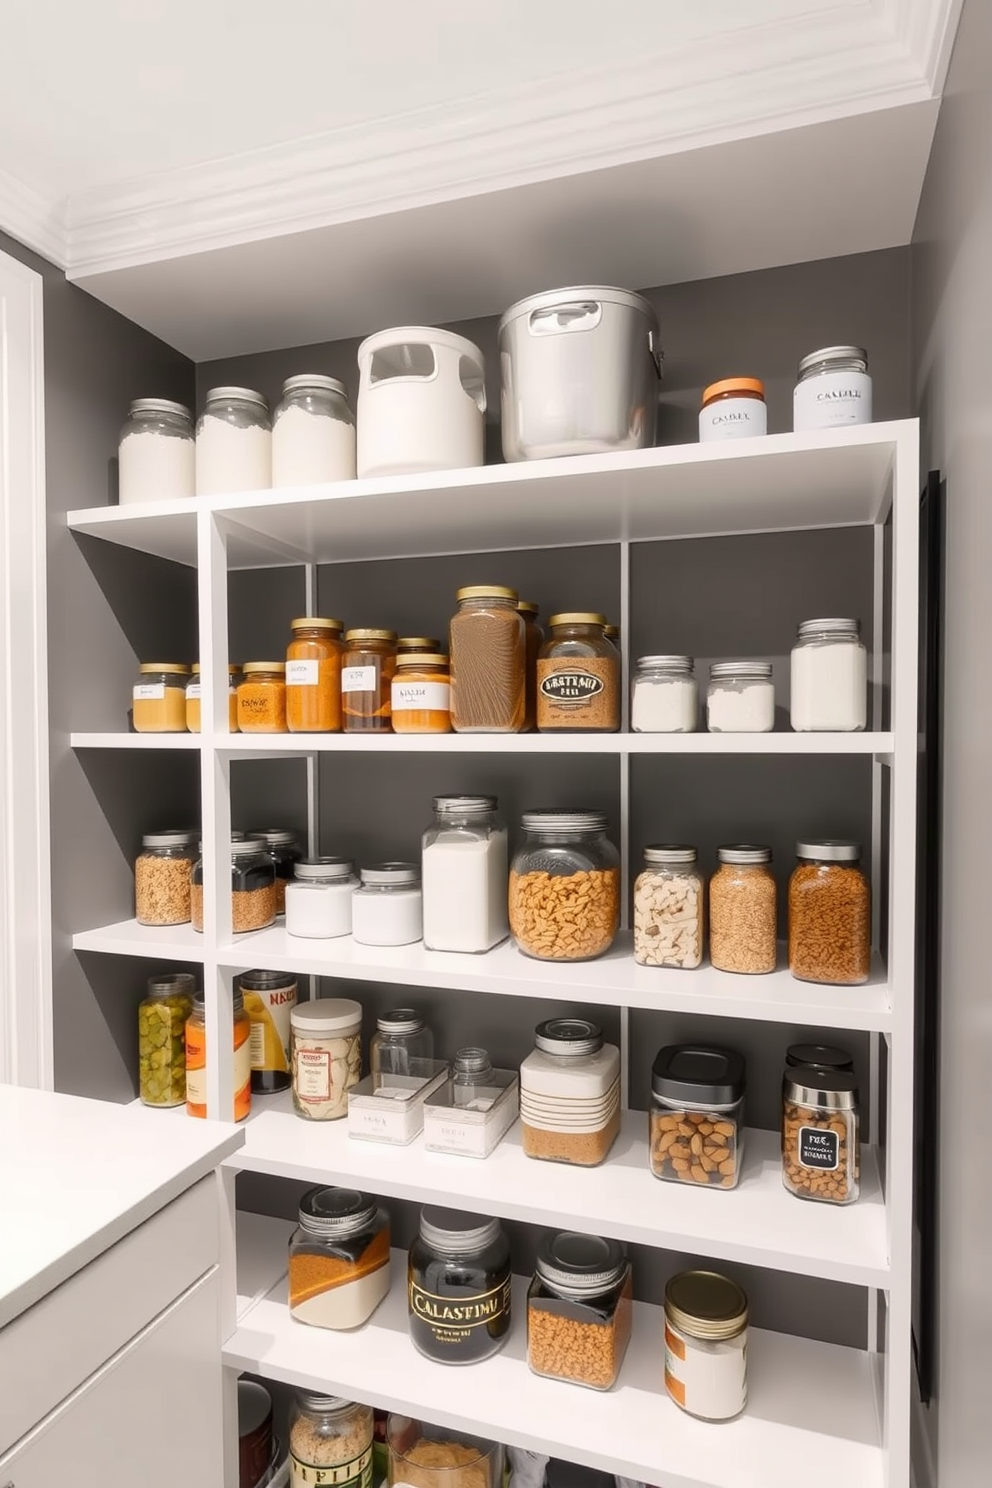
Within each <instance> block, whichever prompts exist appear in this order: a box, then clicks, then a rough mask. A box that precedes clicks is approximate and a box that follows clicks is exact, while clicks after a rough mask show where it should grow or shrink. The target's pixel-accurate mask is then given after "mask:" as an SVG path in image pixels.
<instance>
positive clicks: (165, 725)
mask: <svg viewBox="0 0 992 1488" xmlns="http://www.w3.org/2000/svg"><path fill="white" fill-rule="evenodd" d="M188 681H189V667H188V666H182V665H180V664H179V663H178V662H171V661H149V662H145V663H144V664H143V665H142V666H140V667H139V668H138V681H137V682H136V683H135V684H134V687H133V689H132V692H131V718H132V721H133V723H134V731H135V733H136V734H184V733H185V732H186V683H187V682H188Z"/></svg>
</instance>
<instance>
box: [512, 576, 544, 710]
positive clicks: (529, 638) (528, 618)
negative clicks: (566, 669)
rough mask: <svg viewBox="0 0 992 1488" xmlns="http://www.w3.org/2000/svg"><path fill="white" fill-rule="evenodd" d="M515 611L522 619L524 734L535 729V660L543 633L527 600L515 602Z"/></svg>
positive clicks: (535, 607) (539, 649)
mask: <svg viewBox="0 0 992 1488" xmlns="http://www.w3.org/2000/svg"><path fill="white" fill-rule="evenodd" d="M517 609H518V610H519V612H520V614H521V615H523V617H524V675H525V681H524V691H525V696H524V705H525V706H524V728H523V731H524V733H525V734H530V733H533V732H534V730H535V729H536V728H537V658H538V656H539V655H540V651H541V647H542V646H543V645H544V631H543V630H542V629H541V627H540V625H539V623H538V619H537V617H538V614H539V613H540V612H539V610H538V607H537V605H536V604H534V603H533V602H532V601H531V600H529V599H520V600H518V601H517Z"/></svg>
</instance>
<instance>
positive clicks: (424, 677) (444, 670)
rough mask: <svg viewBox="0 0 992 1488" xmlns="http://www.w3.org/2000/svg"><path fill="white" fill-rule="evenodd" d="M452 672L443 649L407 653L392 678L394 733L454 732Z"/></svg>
mask: <svg viewBox="0 0 992 1488" xmlns="http://www.w3.org/2000/svg"><path fill="white" fill-rule="evenodd" d="M450 684H451V674H450V672H449V670H448V658H447V657H446V656H442V655H441V654H440V653H439V652H435V653H430V652H424V653H418V652H414V651H407V652H404V653H403V654H402V655H401V656H399V657H398V658H397V662H396V674H395V676H394V677H393V681H392V702H393V732H394V733H397V734H450V733H451V685H450Z"/></svg>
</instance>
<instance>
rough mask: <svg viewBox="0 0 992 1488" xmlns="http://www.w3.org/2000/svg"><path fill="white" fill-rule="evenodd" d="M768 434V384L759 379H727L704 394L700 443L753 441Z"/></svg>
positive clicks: (705, 390) (700, 411)
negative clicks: (716, 440)
mask: <svg viewBox="0 0 992 1488" xmlns="http://www.w3.org/2000/svg"><path fill="white" fill-rule="evenodd" d="M767 433H768V410H767V409H766V407H765V384H764V383H763V382H762V381H761V379H760V378H759V377H725V378H724V380H723V381H722V382H711V383H710V385H709V387H708V388H705V389H704V390H703V406H702V408H701V409H700V410H699V441H700V443H701V444H706V443H707V442H708V441H710V440H715V439H750V438H752V437H753V436H757V435H761V434H767Z"/></svg>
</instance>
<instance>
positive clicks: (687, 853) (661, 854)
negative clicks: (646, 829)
mask: <svg viewBox="0 0 992 1488" xmlns="http://www.w3.org/2000/svg"><path fill="white" fill-rule="evenodd" d="M695 861H696V849H695V848H694V847H684V846H682V845H680V844H677V843H674V842H673V843H667V842H666V843H657V844H656V845H655V846H654V847H646V848H645V849H644V862H645V864H646V865H647V867H649V868H654V867H661V866H662V865H663V864H666V863H671V864H675V863H694V862H695Z"/></svg>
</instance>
